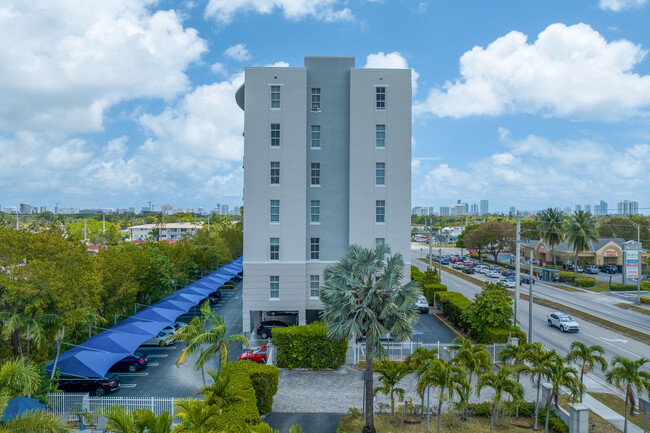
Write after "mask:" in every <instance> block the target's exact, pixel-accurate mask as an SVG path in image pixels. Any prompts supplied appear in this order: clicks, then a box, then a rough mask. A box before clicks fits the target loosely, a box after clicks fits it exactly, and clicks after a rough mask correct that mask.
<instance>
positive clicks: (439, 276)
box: [438, 248, 442, 282]
mask: <svg viewBox="0 0 650 433" xmlns="http://www.w3.org/2000/svg"><path fill="white" fill-rule="evenodd" d="M438 279H440V282H442V248H440V249H439V250H438Z"/></svg>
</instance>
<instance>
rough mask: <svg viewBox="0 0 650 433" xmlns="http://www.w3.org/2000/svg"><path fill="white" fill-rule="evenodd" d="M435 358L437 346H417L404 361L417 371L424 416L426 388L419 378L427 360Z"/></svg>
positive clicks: (422, 414) (418, 389) (436, 356)
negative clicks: (422, 385) (421, 384)
mask: <svg viewBox="0 0 650 433" xmlns="http://www.w3.org/2000/svg"><path fill="white" fill-rule="evenodd" d="M435 359H438V349H435V348H431V349H427V348H425V347H416V348H415V350H414V351H413V352H411V353H410V354H409V355H408V356H407V357H406V359H405V360H404V363H405V364H406V365H408V367H409V368H410V369H411V370H413V371H415V374H416V376H417V378H418V383H417V385H416V386H417V392H418V394H419V395H420V399H421V403H422V404H421V406H420V407H421V411H420V416H421V417H424V388H423V387H421V386H420V383H419V379H420V376H421V375H422V372H423V371H424V369H425V367H426V365H427V362H429V361H433V360H435Z"/></svg>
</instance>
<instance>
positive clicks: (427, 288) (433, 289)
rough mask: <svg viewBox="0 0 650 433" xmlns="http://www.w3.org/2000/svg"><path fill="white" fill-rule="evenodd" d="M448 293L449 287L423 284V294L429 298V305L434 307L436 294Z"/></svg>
mask: <svg viewBox="0 0 650 433" xmlns="http://www.w3.org/2000/svg"><path fill="white" fill-rule="evenodd" d="M446 291H447V286H445V285H444V284H441V283H434V284H422V292H423V293H424V296H425V297H426V298H427V301H428V302H429V305H433V295H434V293H437V292H446Z"/></svg>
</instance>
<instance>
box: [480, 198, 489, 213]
mask: <svg viewBox="0 0 650 433" xmlns="http://www.w3.org/2000/svg"><path fill="white" fill-rule="evenodd" d="M487 213H489V208H488V201H487V200H481V202H480V210H479V214H480V215H485V214H487Z"/></svg>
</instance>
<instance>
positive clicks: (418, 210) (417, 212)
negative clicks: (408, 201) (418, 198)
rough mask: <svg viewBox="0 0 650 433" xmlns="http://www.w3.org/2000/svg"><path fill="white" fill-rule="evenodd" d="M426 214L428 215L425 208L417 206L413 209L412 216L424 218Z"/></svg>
mask: <svg viewBox="0 0 650 433" xmlns="http://www.w3.org/2000/svg"><path fill="white" fill-rule="evenodd" d="M426 214H427V211H426V208H423V207H422V206H416V207H414V208H413V209H411V215H417V216H424V215H426Z"/></svg>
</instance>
